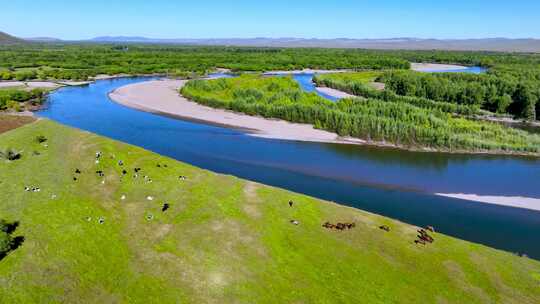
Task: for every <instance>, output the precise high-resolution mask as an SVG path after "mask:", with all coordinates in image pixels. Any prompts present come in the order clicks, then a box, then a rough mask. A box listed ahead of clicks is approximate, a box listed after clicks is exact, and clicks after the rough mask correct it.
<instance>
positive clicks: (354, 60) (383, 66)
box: [0, 44, 540, 120]
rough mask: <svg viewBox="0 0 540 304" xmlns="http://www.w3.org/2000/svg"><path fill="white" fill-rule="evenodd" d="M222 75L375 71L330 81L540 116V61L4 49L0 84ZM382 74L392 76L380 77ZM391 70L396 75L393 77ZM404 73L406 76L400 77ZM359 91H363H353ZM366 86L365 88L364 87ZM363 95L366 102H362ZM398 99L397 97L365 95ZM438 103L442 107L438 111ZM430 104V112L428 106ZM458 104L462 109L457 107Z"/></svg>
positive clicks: (273, 51) (175, 49) (431, 54)
mask: <svg viewBox="0 0 540 304" xmlns="http://www.w3.org/2000/svg"><path fill="white" fill-rule="evenodd" d="M409 62H434V63H451V64H464V65H479V66H483V67H487V68H489V72H488V73H486V74H482V75H466V74H463V73H454V74H447V73H438V74H426V73H415V72H411V71H405V70H408V69H409V67H410V64H409ZM217 68H226V69H231V70H232V71H235V72H242V71H270V70H296V69H304V68H312V69H351V70H356V71H365V70H377V71H371V72H364V73H361V74H343V75H339V76H334V78H331V76H325V78H324V79H325V81H326V82H327V84H328V86H331V85H332V84H333V85H335V86H337V87H340V88H347V89H346V91H348V92H356V91H360V92H362V93H365V94H377V93H376V92H375V93H372V92H368V93H366V92H364V91H366V90H365V88H367V89H369V88H370V85H369V84H370V83H371V82H373V80H375V79H377V80H378V81H382V82H384V83H385V84H386V88H387V89H388V91H392V92H393V93H395V94H397V95H399V96H408V97H418V98H420V99H414V98H408V99H404V100H401V101H402V102H406V103H411V104H413V105H416V106H418V105H419V104H424V106H422V107H436V108H438V109H439V110H442V111H445V112H454V113H456V112H457V113H459V114H467V113H469V114H470V113H471V112H475V111H478V109H483V110H488V111H491V112H496V113H500V114H511V115H513V116H515V117H517V118H520V119H525V120H535V119H536V116H538V115H539V114H540V102H539V99H540V89H539V88H540V55H538V54H519V53H497V52H457V51H399V50H394V51H383V50H358V49H313V48H309V49H302V48H295V49H285V48H249V47H195V46H175V45H118V44H81V45H77V44H22V45H9V46H0V80H20V81H24V80H30V79H42V80H47V79H70V80H87V79H88V78H89V77H93V76H96V75H99V74H109V75H117V74H131V75H136V74H167V75H170V76H176V77H182V78H195V77H197V76H199V75H204V74H206V73H208V72H210V71H214V70H216V69H217ZM378 70H386V72H385V73H383V74H382V75H380V72H379V71H378ZM389 70H391V71H389ZM395 70H402V71H395ZM353 84H357V85H358V84H360V86H359V87H356V88H355V87H353ZM364 87H365V88H364ZM361 96H364V95H361ZM366 97H370V98H377V99H384V100H387V101H388V99H392V100H393V99H396V97H393V96H390V97H389V96H386V97H385V98H386V99H385V98H382V97H380V96H366ZM432 101H436V102H442V104H433V102H432ZM428 104H429V105H428ZM451 104H456V105H459V106H457V107H456V106H452V105H451Z"/></svg>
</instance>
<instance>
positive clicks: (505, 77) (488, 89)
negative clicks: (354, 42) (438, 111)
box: [315, 68, 540, 120]
mask: <svg viewBox="0 0 540 304" xmlns="http://www.w3.org/2000/svg"><path fill="white" fill-rule="evenodd" d="M529 71H530V70H529ZM376 73H378V75H379V76H378V77H376V81H379V82H382V83H384V85H385V90H386V91H390V93H389V92H385V93H380V92H373V90H371V88H370V87H369V86H367V85H366V83H367V82H368V81H366V79H368V80H369V81H372V80H375V79H373V72H359V73H349V74H345V75H341V74H331V75H319V76H317V77H316V79H315V81H316V83H317V84H319V85H322V86H327V87H331V88H335V89H339V90H343V91H346V92H349V93H351V94H354V95H357V96H364V97H371V98H379V99H385V100H396V99H403V98H402V96H407V97H409V98H407V99H408V100H410V101H414V102H416V101H419V100H424V101H426V100H430V101H431V103H432V104H434V105H445V107H447V108H448V109H449V110H450V111H452V112H454V113H459V114H468V113H467V112H469V111H465V112H464V111H462V110H461V109H463V108H468V109H483V110H487V111H491V112H496V113H499V114H511V115H513V116H514V117H516V118H521V119H525V120H535V119H536V114H537V112H539V111H540V102H538V100H539V99H540V90H539V89H538V87H539V86H540V68H539V69H538V70H536V71H535V73H532V72H531V73H516V72H515V71H513V70H509V71H505V72H501V71H499V70H497V69H495V70H493V71H492V72H488V73H486V74H478V75H475V74H467V73H421V72H413V71H406V70H394V71H386V72H376ZM385 94H386V95H385ZM383 96H384V97H386V98H384V97H383ZM388 96H390V98H388ZM433 101H434V102H441V103H433ZM452 104H453V105H456V106H451V105H452ZM459 108H460V109H459ZM469 114H470V113H469Z"/></svg>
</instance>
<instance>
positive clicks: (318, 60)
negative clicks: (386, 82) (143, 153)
mask: <svg viewBox="0 0 540 304" xmlns="http://www.w3.org/2000/svg"><path fill="white" fill-rule="evenodd" d="M409 66H410V64H409V62H408V61H407V60H404V59H402V58H399V57H396V56H395V55H393V54H385V53H379V52H371V51H361V50H340V49H278V48H245V47H190V46H159V45H130V47H129V48H128V49H126V48H122V47H118V45H25V46H11V47H0V79H3V80H11V79H17V80H28V79H49V78H52V79H71V80H86V79H87V78H88V77H91V76H95V75H99V74H109V75H114V74H153V73H158V74H169V75H179V76H183V75H185V74H186V73H197V74H204V73H206V72H208V71H211V70H214V69H215V68H218V67H220V68H227V69H231V70H233V71H270V70H294V69H304V68H312V69H390V68H392V69H408V68H409Z"/></svg>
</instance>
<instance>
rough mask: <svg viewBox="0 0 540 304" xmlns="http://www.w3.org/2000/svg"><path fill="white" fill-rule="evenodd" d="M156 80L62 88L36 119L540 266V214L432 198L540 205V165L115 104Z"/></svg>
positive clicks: (524, 159) (121, 80) (122, 80)
mask: <svg viewBox="0 0 540 304" xmlns="http://www.w3.org/2000/svg"><path fill="white" fill-rule="evenodd" d="M297 77H298V76H297ZM149 79H151V78H148V77H136V78H119V79H111V80H100V81H97V82H95V83H92V84H90V85H88V86H83V87H66V88H62V89H59V90H57V91H56V92H54V93H52V94H51V95H50V96H49V97H48V107H47V108H46V109H44V110H42V111H40V112H39V113H38V115H40V116H42V117H46V118H49V119H52V120H54V121H57V122H60V123H62V124H65V125H68V126H72V127H76V128H79V129H83V130H87V131H90V132H94V133H96V134H99V135H103V136H107V137H110V138H113V139H116V140H120V141H123V142H126V143H130V144H133V145H137V146H140V147H143V148H146V149H148V150H151V151H154V152H157V153H160V154H163V155H166V156H169V157H172V158H174V159H177V160H180V161H183V162H186V163H189V164H193V165H195V166H198V167H201V168H204V169H208V170H212V171H215V172H219V173H224V174H231V175H235V176H238V177H241V178H246V179H249V180H253V181H257V182H261V183H264V184H268V185H273V186H277V187H281V188H285V189H289V190H292V191H295V192H299V193H305V194H308V195H311V196H314V197H318V198H321V199H326V200H331V201H335V202H338V203H341V204H344V205H348V206H352V207H356V208H359V209H363V210H366V211H370V212H374V213H377V214H381V215H384V216H388V217H391V218H395V219H399V220H401V221H404V222H407V223H411V224H415V225H419V226H425V225H433V226H435V227H436V229H437V230H438V231H440V232H443V233H445V234H448V235H452V236H455V237H458V238H461V239H465V240H469V241H473V242H477V243H482V244H485V245H489V246H492V247H496V248H500V249H504V250H507V251H511V252H519V253H525V254H527V255H529V256H531V257H534V258H538V259H540V241H539V240H540V238H539V236H538V231H540V212H536V211H531V210H526V209H518V208H510V207H504V206H496V205H489V204H483V203H476V202H469V201H462V200H457V199H451V198H445V197H439V196H435V195H433V193H436V192H437V193H438V192H442V193H476V194H480V195H482V194H484V195H507V196H527V197H534V198H540V160H539V159H535V158H527V157H509V156H489V155H459V154H444V153H421V152H408V151H401V150H395V149H387V148H378V147H369V146H353V145H337V144H324V143H306V142H295V141H283V140H272V139H263V138H257V137H252V136H249V135H248V134H245V133H243V132H241V131H238V130H232V129H227V128H222V127H216V126H210V125H205V124H201V123H194V122H189V121H183V120H178V119H173V118H169V117H164V116H159V115H155V114H150V113H145V112H140V111H136V110H133V109H130V108H126V107H123V106H120V105H118V104H116V103H113V102H111V101H110V100H109V98H108V96H107V94H108V93H109V92H111V91H112V90H114V89H116V88H118V87H121V86H124V85H127V84H131V83H137V82H142V81H147V80H149Z"/></svg>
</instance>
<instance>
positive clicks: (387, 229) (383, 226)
mask: <svg viewBox="0 0 540 304" xmlns="http://www.w3.org/2000/svg"><path fill="white" fill-rule="evenodd" d="M379 229H381V230H384V231H386V232H389V231H390V227H388V226H386V225H382V226H380V227H379Z"/></svg>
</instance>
